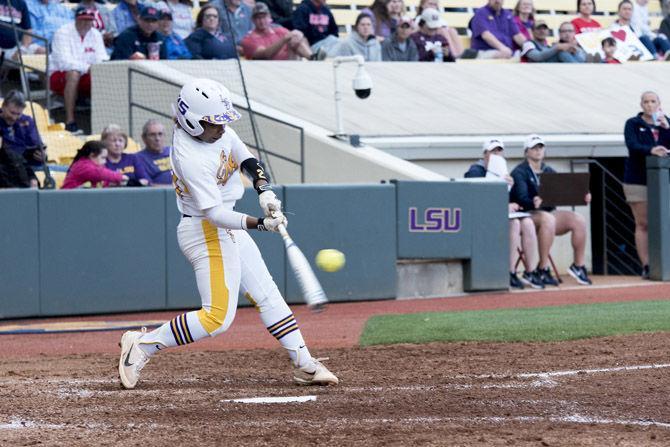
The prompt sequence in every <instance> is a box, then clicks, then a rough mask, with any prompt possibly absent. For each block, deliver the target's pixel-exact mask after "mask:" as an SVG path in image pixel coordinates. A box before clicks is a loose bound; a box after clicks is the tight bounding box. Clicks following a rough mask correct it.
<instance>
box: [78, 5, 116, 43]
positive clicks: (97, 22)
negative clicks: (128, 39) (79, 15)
mask: <svg viewBox="0 0 670 447" xmlns="http://www.w3.org/2000/svg"><path fill="white" fill-rule="evenodd" d="M80 6H83V7H85V8H86V9H91V10H93V11H95V19H94V20H93V28H95V29H97V30H98V31H100V34H102V40H103V42H105V46H106V47H107V48H111V47H112V45H113V44H114V38H115V37H116V36H117V35H118V34H119V33H118V31H117V29H116V22H115V21H114V16H113V15H112V12H111V11H110V10H109V9H107V7H106V6H105V5H102V4H99V3H98V2H96V1H95V0H82V2H81V3H80Z"/></svg>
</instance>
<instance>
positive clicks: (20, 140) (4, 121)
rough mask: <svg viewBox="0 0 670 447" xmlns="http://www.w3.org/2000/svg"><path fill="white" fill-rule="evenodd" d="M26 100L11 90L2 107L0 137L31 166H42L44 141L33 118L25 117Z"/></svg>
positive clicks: (19, 93)
mask: <svg viewBox="0 0 670 447" xmlns="http://www.w3.org/2000/svg"><path fill="white" fill-rule="evenodd" d="M26 105H27V103H26V98H25V96H24V95H23V93H21V92H20V91H18V90H10V91H9V92H8V93H7V95H6V96H5V99H4V101H3V102H2V107H0V135H1V136H2V138H3V144H4V145H5V147H6V148H8V149H10V150H12V151H14V152H16V153H17V154H19V155H21V156H23V157H24V158H25V159H26V161H27V162H28V164H30V165H31V166H40V165H41V164H42V163H43V160H44V157H45V156H46V155H45V153H44V150H43V149H42V148H43V147H44V145H43V144H42V139H41V138H40V134H39V132H38V131H37V126H36V125H35V121H34V120H33V119H32V117H30V116H28V115H25V114H24V113H23V111H24V110H25V108H26Z"/></svg>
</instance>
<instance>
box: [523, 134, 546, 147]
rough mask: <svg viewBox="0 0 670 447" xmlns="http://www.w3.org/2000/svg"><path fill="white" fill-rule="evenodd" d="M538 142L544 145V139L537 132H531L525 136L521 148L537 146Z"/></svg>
mask: <svg viewBox="0 0 670 447" xmlns="http://www.w3.org/2000/svg"><path fill="white" fill-rule="evenodd" d="M538 144H541V145H542V146H544V145H545V144H544V140H543V139H542V137H540V136H539V135H538V134H535V133H533V134H530V135H528V136H527V137H526V141H525V142H524V143H523V148H524V149H530V148H532V147H535V146H537V145H538Z"/></svg>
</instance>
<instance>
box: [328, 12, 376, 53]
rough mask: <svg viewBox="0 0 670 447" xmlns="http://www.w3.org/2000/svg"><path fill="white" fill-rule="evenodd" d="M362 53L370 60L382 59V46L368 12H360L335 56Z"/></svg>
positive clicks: (336, 50)
mask: <svg viewBox="0 0 670 447" xmlns="http://www.w3.org/2000/svg"><path fill="white" fill-rule="evenodd" d="M356 54H360V55H361V56H363V59H365V60H366V61H368V62H380V61H381V60H382V46H381V44H380V43H379V41H378V40H377V38H376V37H375V30H374V28H372V19H371V18H370V16H369V15H368V14H363V13H361V14H358V17H356V23H355V25H354V27H353V28H352V29H351V34H349V36H347V38H346V39H344V40H342V41H341V42H340V43H339V45H338V46H337V48H336V49H335V56H353V55H356Z"/></svg>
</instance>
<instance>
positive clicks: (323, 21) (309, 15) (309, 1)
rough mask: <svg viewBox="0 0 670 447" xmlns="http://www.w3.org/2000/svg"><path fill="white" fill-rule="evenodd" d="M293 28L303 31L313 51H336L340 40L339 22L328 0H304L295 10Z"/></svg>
mask: <svg viewBox="0 0 670 447" xmlns="http://www.w3.org/2000/svg"><path fill="white" fill-rule="evenodd" d="M293 28H294V29H297V30H300V31H302V33H303V34H304V36H305V37H306V38H307V41H308V42H309V44H310V45H311V46H312V52H313V53H318V52H319V50H322V51H325V52H326V53H329V52H330V51H334V50H335V48H336V47H337V44H338V42H339V39H338V38H337V36H338V35H339V31H338V29H337V23H335V17H333V13H332V12H331V11H330V8H329V7H328V6H327V5H326V0H302V3H300V5H298V7H297V8H296V9H295V11H293Z"/></svg>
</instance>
